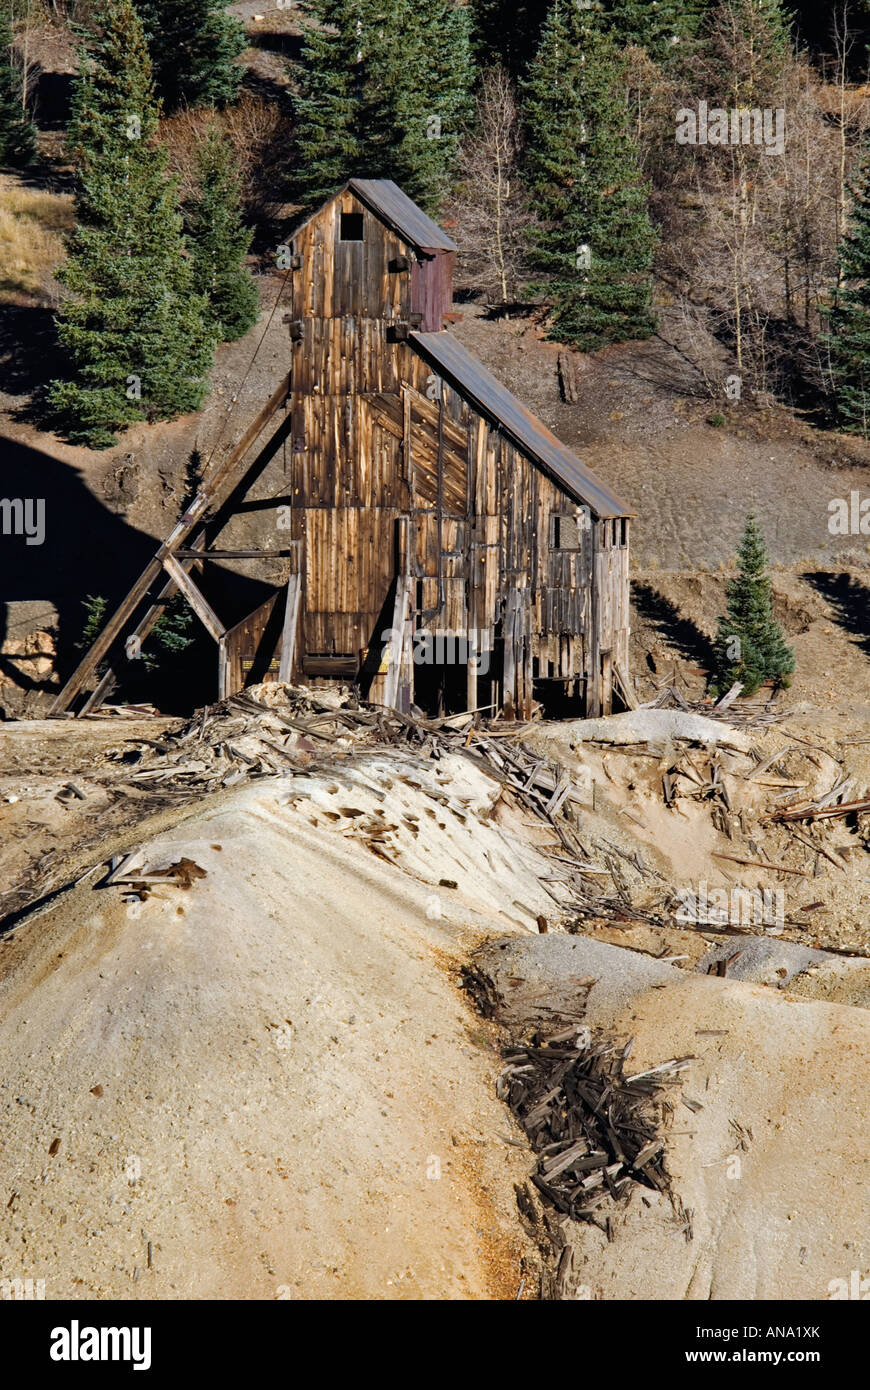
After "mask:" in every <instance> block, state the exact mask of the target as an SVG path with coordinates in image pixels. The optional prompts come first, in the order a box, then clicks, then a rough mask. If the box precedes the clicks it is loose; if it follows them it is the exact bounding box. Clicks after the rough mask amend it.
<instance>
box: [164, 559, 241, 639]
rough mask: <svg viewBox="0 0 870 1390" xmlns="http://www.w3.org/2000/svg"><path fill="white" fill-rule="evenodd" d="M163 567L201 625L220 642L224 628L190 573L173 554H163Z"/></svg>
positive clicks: (224, 631)
mask: <svg viewBox="0 0 870 1390" xmlns="http://www.w3.org/2000/svg"><path fill="white" fill-rule="evenodd" d="M163 568H164V569H165V570H166V573H167V574H168V575H169V577H170V579H173V580H174V581H175V584H176V586H177V587H178V588H179V589H180V590H181V592H182V593H183V594H184V597H185V598H186V599H187V601H188V603H189V604H190V606H191V608H192V609H193V611H194V613H195V614H196V616H197V617H198V618H199V621H200V622H201V623H202V625H203V627H204V628H206V630H207V631H208V632H209V633H211V636H212V637H213V638H214V640H215V641H216V642H220V640H221V638H222V637H223V636H224V634H225V633H226V628H225V627H224V625H223V623H222V622H221V620H220V618H219V617H218V616H217V614H216V613H215V611H214V609H213V608H212V607H211V605H210V604H209V602H208V600H207V599H206V597H205V595H204V594H201V593H200V591H199V589H198V588H197V587H196V585H195V584H194V582H193V580H192V579H191V577H190V575H189V574H187V573H186V572H185V571H184V570H183V569H182V567H181V565H180V564H179V563H178V561H177V560H176V558H175V556H174V555H164V557H163Z"/></svg>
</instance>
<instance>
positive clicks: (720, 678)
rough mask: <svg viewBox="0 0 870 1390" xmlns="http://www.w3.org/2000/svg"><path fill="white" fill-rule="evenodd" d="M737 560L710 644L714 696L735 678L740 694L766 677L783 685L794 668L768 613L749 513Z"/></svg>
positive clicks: (757, 537)
mask: <svg viewBox="0 0 870 1390" xmlns="http://www.w3.org/2000/svg"><path fill="white" fill-rule="evenodd" d="M737 559H738V573H737V578H736V579H733V580H731V582H730V583H729V584H728V587H727V590H726V594H727V598H728V612H727V614H726V615H725V616H724V617H721V618H720V619H719V630H718V632H717V634H716V642H715V646H714V652H715V655H714V668H713V681H712V684H711V691H712V692H713V693H714V694H719V695H722V694H724V693H725V691H726V690H730V688H731V686H732V685H733V684H734V682H735V681H741V682H742V684H743V691H742V693H743V694H744V695H752V694H754V693H755V691H756V690H757V689H758V687H759V686H760V685H761V684H762V683H763V682H764V681H767V680H772V681H774V683H775V684H776V685H780V686H782V685H785V686H787V685H789V684H790V680H789V677H790V676H791V674H792V672H793V671H794V651H793V650H792V648H791V647H788V646H786V643H785V639H784V638H783V635H782V628H781V627H780V625H779V623H778V622H777V621H776V619H775V618H774V616H773V600H772V596H771V582H770V575H769V574H768V572H767V567H768V558H767V550H766V549H765V545H764V537H763V535H762V534H761V528H760V527H759V525H758V521H757V520H756V518H755V516H754V515H752V514H751V513H750V515H749V516H748V518H747V520H746V528H745V530H744V532H743V538H742V540H741V542H740V549H739V550H738V552H737Z"/></svg>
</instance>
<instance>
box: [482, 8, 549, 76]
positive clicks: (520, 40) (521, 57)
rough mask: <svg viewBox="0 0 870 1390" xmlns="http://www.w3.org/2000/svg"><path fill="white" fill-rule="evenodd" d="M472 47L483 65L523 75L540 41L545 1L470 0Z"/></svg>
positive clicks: (545, 10) (544, 14)
mask: <svg viewBox="0 0 870 1390" xmlns="http://www.w3.org/2000/svg"><path fill="white" fill-rule="evenodd" d="M471 12H472V15H473V19H474V48H475V53H476V56H477V60H478V62H479V63H480V65H481V67H483V68H493V67H503V68H505V69H506V71H507V72H508V73H510V75H511V77H513V78H514V79H516V78H522V77H525V75H526V72H527V69H528V66H529V63H530V62H531V60H532V58H533V57H534V56H535V53H536V52H537V48H538V44H539V43H540V41H541V28H542V25H543V23H544V20H545V18H546V14H547V8H546V5H542V4H540V3H536V0H471Z"/></svg>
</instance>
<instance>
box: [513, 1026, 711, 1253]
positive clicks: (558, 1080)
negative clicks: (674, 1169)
mask: <svg viewBox="0 0 870 1390" xmlns="http://www.w3.org/2000/svg"><path fill="white" fill-rule="evenodd" d="M632 1043H633V1039H630V1040H629V1042H628V1043H627V1044H626V1045H625V1046H619V1045H618V1044H615V1043H613V1042H608V1041H606V1040H603V1041H596V1042H592V1041H589V1042H588V1043H587V1042H585V1041H584V1038H583V1034H582V1031H581V1033H580V1037H579V1038H578V1025H577V1024H574V1025H573V1027H572V1028H569V1029H563V1030H562V1032H561V1033H559V1034H557V1035H555V1036H551V1037H549V1038H544V1037H542V1035H541V1034H540V1033H536V1034H534V1035H533V1037H532V1040H531V1042H529V1043H526V1044H524V1045H522V1046H518V1047H511V1048H509V1049H507V1050H506V1051H505V1054H504V1057H505V1064H506V1065H505V1070H504V1071H503V1072H502V1074H501V1076H500V1077H499V1081H498V1086H497V1092H498V1095H499V1096H500V1098H501V1099H502V1100H504V1101H505V1102H506V1103H507V1104H508V1105H509V1106H510V1107H511V1109H512V1110H513V1112H514V1114H515V1116H516V1117H517V1120H518V1121H519V1123H520V1125H521V1126H522V1128H523V1129H524V1130H525V1133H526V1135H527V1136H528V1139H529V1142H530V1144H531V1147H532V1149H533V1150H534V1152H535V1153H536V1154H537V1155H538V1162H537V1167H536V1170H535V1172H534V1173H533V1174H532V1178H531V1181H532V1182H533V1183H534V1185H535V1187H536V1188H537V1189H538V1191H539V1192H540V1193H541V1196H542V1197H543V1198H544V1200H545V1202H547V1203H548V1204H550V1205H552V1206H554V1207H556V1209H557V1210H558V1211H560V1212H562V1213H563V1214H564V1215H566V1216H568V1217H570V1218H571V1219H572V1220H574V1221H593V1222H594V1223H595V1224H596V1225H599V1226H600V1227H601V1229H602V1230H605V1225H604V1224H603V1223H602V1222H601V1221H598V1220H597V1218H596V1217H595V1216H594V1215H593V1213H595V1212H596V1211H597V1210H598V1209H599V1208H600V1207H602V1206H604V1205H605V1203H609V1204H611V1205H612V1204H614V1203H615V1204H618V1205H625V1204H627V1202H628V1201H629V1200H630V1198H631V1195H632V1192H633V1190H634V1189H635V1188H638V1187H645V1188H652V1189H654V1190H656V1191H659V1192H665V1191H668V1190H669V1188H670V1182H671V1180H670V1177H669V1175H668V1173H667V1172H666V1170H665V1167H664V1149H665V1139H664V1136H663V1135H662V1133H661V1127H662V1123H663V1119H664V1113H663V1108H662V1103H661V1099H660V1097H661V1096H662V1093H663V1092H664V1090H665V1088H666V1087H667V1086H668V1085H669V1084H671V1083H673V1082H675V1081H676V1080H677V1078H678V1077H679V1074H680V1073H681V1072H682V1071H683V1070H684V1068H685V1067H687V1066H688V1065H689V1062H690V1061H691V1060H692V1059H691V1058H689V1057H679V1058H674V1059H672V1060H671V1061H669V1062H663V1063H662V1064H661V1066H658V1067H653V1068H651V1069H650V1070H648V1071H644V1072H639V1073H637V1074H636V1075H635V1076H631V1077H626V1075H625V1063H626V1060H627V1058H628V1056H629V1054H630V1052H631V1047H632ZM695 1104H697V1103H696V1102H695V1103H693V1105H695ZM690 1108H692V1106H690ZM608 1238H610V1235H608Z"/></svg>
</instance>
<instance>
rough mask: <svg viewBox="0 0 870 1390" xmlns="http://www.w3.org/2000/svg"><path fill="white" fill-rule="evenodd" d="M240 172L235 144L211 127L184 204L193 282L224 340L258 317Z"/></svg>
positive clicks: (239, 334) (240, 333)
mask: <svg viewBox="0 0 870 1390" xmlns="http://www.w3.org/2000/svg"><path fill="white" fill-rule="evenodd" d="M240 203H241V191H240V187H239V174H238V168H237V165H236V161H235V157H234V155H233V152H232V149H231V147H230V146H229V145H228V144H227V142H226V141H225V140H224V139H223V137H222V136H221V134H220V132H219V131H218V130H217V129H216V128H215V127H212V128H211V129H210V130H209V132H208V134H207V136H206V138H205V140H204V141H203V142H202V144H201V146H200V149H199V151H198V155H197V192H196V195H195V196H194V197H193V198H191V199H190V201H189V202H188V203H187V205H186V206H185V209H184V214H185V231H186V233H187V241H188V245H189V247H190V257H191V262H192V265H193V288H194V290H195V292H196V293H197V294H201V295H205V296H206V297H207V299H208V303H209V317H210V320H211V323H212V326H213V327H214V330H215V332H216V333H217V334H218V336H219V337H220V340H221V342H233V341H235V339H236V338H241V337H243V336H244V335H245V333H247V331H248V329H249V328H251V327H253V325H254V324H255V323H256V322H257V315H258V312H259V307H260V300H259V294H258V291H257V286H256V283H255V281H254V279H253V278H252V276H251V273H250V271H249V270H248V269H247V267H246V266H245V263H244V261H245V256H246V255H247V253H248V250H249V248H250V245H251V235H252V233H251V231H250V229H249V228H248V227H246V226H245V225H244V224H243V222H242V215H241V206H240Z"/></svg>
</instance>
